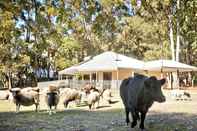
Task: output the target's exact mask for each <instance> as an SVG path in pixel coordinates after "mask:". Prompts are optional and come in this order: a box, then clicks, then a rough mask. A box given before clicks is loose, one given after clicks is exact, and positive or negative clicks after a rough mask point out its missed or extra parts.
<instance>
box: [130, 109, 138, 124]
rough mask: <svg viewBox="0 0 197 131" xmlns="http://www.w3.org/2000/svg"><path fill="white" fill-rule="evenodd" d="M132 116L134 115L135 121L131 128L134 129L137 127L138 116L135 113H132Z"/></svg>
mask: <svg viewBox="0 0 197 131" xmlns="http://www.w3.org/2000/svg"><path fill="white" fill-rule="evenodd" d="M131 114H132V118H133V121H132V123H131V127H132V128H134V127H135V126H136V125H137V115H136V113H135V112H134V111H133V112H131Z"/></svg>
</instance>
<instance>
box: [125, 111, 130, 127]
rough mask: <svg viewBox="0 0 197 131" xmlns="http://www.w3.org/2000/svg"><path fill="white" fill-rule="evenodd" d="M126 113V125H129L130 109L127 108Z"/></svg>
mask: <svg viewBox="0 0 197 131" xmlns="http://www.w3.org/2000/svg"><path fill="white" fill-rule="evenodd" d="M125 113H126V123H127V125H128V124H129V122H130V120H129V109H128V108H125Z"/></svg>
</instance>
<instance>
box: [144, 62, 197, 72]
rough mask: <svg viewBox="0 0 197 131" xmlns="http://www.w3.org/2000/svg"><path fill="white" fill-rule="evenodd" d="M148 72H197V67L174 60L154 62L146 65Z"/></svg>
mask: <svg viewBox="0 0 197 131" xmlns="http://www.w3.org/2000/svg"><path fill="white" fill-rule="evenodd" d="M144 69H145V70H147V71H159V72H160V71H163V72H176V71H179V72H188V71H197V67H194V66H190V65H187V64H184V63H181V62H177V61H173V60H154V61H149V62H146V63H145V67H144Z"/></svg>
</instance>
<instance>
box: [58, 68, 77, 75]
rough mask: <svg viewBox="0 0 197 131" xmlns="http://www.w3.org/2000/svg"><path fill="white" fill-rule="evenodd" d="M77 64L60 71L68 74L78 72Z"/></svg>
mask: <svg viewBox="0 0 197 131" xmlns="http://www.w3.org/2000/svg"><path fill="white" fill-rule="evenodd" d="M77 71H78V70H77V66H71V67H69V68H66V69H64V70H61V71H59V72H58V74H59V75H63V74H67V75H74V74H75V73H76V72H77Z"/></svg>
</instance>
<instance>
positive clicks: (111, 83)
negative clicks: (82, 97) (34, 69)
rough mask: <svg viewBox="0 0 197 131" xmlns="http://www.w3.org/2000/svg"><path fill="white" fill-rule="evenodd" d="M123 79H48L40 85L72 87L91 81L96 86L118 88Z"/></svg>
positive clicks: (82, 85) (78, 86)
mask: <svg viewBox="0 0 197 131" xmlns="http://www.w3.org/2000/svg"><path fill="white" fill-rule="evenodd" d="M121 82H122V81H121V80H111V81H109V80H100V81H91V82H90V81H89V80H59V81H48V82H39V83H38V86H39V87H41V88H42V87H43V88H44V87H48V86H49V85H50V84H59V85H60V86H65V87H70V88H82V87H84V86H85V84H87V83H90V84H92V85H93V86H96V87H98V86H99V87H102V88H111V89H118V88H119V87H120V84H121Z"/></svg>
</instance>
